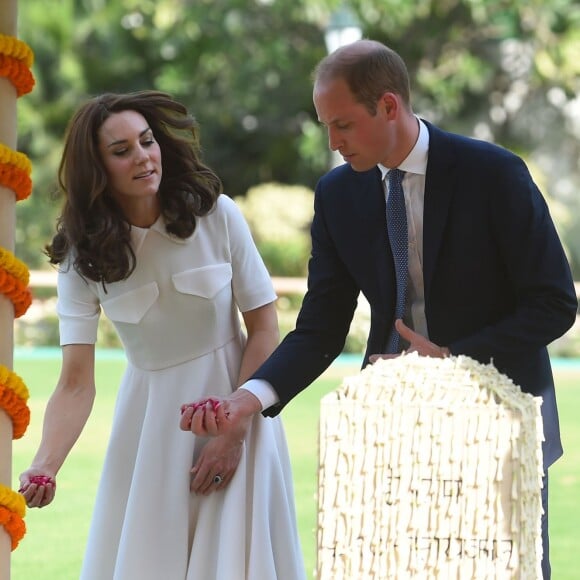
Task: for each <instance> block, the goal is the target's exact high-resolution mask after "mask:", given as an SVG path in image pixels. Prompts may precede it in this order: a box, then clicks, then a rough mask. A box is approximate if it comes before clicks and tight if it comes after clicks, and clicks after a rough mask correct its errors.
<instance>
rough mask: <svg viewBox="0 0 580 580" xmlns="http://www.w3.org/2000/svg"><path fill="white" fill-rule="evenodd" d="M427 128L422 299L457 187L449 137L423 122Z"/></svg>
mask: <svg viewBox="0 0 580 580" xmlns="http://www.w3.org/2000/svg"><path fill="white" fill-rule="evenodd" d="M426 125H427V128H428V129H429V157H428V161H427V173H426V176H425V206H424V211H423V283H424V285H425V299H427V297H428V296H429V292H430V289H431V282H432V279H433V272H434V271H435V266H436V263H437V257H438V255H439V250H440V248H441V241H442V238H443V232H444V230H445V224H446V222H447V217H448V213H449V205H450V203H451V198H452V196H453V192H454V191H455V189H456V179H457V178H456V171H455V168H454V166H455V161H454V157H453V144H452V142H451V140H450V139H449V136H448V135H447V134H446V133H444V132H442V131H441V130H439V129H437V128H436V127H433V125H431V124H429V123H426Z"/></svg>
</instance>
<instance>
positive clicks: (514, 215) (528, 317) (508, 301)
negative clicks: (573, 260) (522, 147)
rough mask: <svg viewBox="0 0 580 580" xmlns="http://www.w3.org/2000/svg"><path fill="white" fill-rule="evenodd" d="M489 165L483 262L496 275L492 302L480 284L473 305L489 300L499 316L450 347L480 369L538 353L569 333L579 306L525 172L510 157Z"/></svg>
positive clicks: (547, 220) (546, 216) (518, 161)
mask: <svg viewBox="0 0 580 580" xmlns="http://www.w3.org/2000/svg"><path fill="white" fill-rule="evenodd" d="M495 161H496V163H495V164H494V166H493V167H490V168H489V170H490V172H492V173H493V185H492V187H491V188H490V189H491V194H490V198H489V204H488V207H489V210H488V212H489V216H490V223H489V228H490V231H491V237H492V239H493V240H494V244H495V247H494V252H495V253H494V255H489V256H488V259H489V260H494V261H497V262H498V265H497V267H496V271H501V272H502V274H501V276H500V275H499V274H498V275H497V276H493V277H494V278H495V280H494V282H495V286H494V290H493V291H492V292H489V293H490V294H492V295H491V296H489V295H488V296H486V284H485V282H486V281H485V280H483V281H482V289H481V293H480V295H479V300H480V302H481V305H483V304H491V303H492V302H493V301H494V300H495V302H496V304H498V305H500V306H498V311H499V310H501V309H503V312H502V315H501V316H499V317H497V319H493V318H492V317H490V320H488V321H487V323H486V324H483V325H481V327H480V328H479V329H478V330H476V331H475V332H472V333H470V334H468V335H466V336H463V337H461V338H459V339H456V340H454V341H452V342H451V343H450V344H449V347H450V350H451V352H452V353H454V354H460V353H461V354H467V355H469V356H472V357H474V358H477V359H479V360H482V361H485V362H489V361H490V360H491V359H499V360H501V359H502V358H506V357H507V358H509V357H513V356H516V357H521V356H526V353H530V352H537V351H538V350H539V349H541V348H543V347H545V346H546V345H548V344H549V343H550V342H552V341H553V340H555V339H556V338H558V337H560V336H561V335H562V334H564V333H565V332H566V331H567V330H568V329H569V328H570V327H571V326H572V324H573V323H574V320H575V317H576V312H577V307H578V304H577V299H576V293H575V289H574V284H573V280H572V276H571V272H570V267H569V264H568V261H567V259H566V255H565V252H564V249H563V247H562V244H561V242H560V239H559V237H558V234H557V231H556V228H555V226H554V223H553V221H552V218H551V216H550V213H549V210H548V207H547V204H546V202H545V200H544V198H543V196H542V194H541V193H540V191H539V190H538V188H537V186H536V185H535V183H534V182H533V180H532V178H531V176H530V174H529V172H528V169H527V167H526V165H525V164H524V162H523V161H522V160H521V159H519V158H518V157H516V156H513V155H511V156H506V157H503V158H501V159H499V160H498V159H496V160H495ZM482 268H484V266H482ZM489 271H490V272H491V271H492V270H491V268H490V269H489ZM498 280H499V281H500V283H498ZM493 294H495V295H496V296H497V298H494V296H493ZM472 299H474V300H475V301H477V300H478V295H477V294H476V295H475V296H472ZM506 305H507V306H506ZM475 307H476V308H477V307H478V305H477V303H476V304H475ZM481 309H483V306H482V307H481V308H480V310H481Z"/></svg>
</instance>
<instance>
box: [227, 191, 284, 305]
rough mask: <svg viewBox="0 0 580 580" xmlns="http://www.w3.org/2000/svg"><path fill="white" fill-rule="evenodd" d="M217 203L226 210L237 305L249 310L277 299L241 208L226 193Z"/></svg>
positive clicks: (233, 284) (233, 285)
mask: <svg viewBox="0 0 580 580" xmlns="http://www.w3.org/2000/svg"><path fill="white" fill-rule="evenodd" d="M218 203H219V204H220V207H221V208H223V210H224V211H225V212H226V220H227V227H228V236H229V243H230V252H231V260H232V287H233V293H234V298H235V301H236V303H237V305H238V308H239V309H240V310H241V311H242V312H247V311H248V310H253V309H254V308H259V307H260V306H264V305H265V304H269V303H270V302H274V301H275V300H276V292H275V291H274V286H273V284H272V280H271V278H270V274H269V273H268V270H267V269H266V266H265V264H264V261H263V260H262V257H261V256H260V254H259V252H258V249H257V248H256V244H255V243H254V240H253V238H252V234H251V232H250V228H249V227H248V224H247V222H246V220H245V218H244V216H243V214H242V212H241V210H240V209H239V207H238V206H237V205H236V204H235V202H234V201H233V200H232V199H230V198H229V197H227V196H226V195H220V197H219V198H218Z"/></svg>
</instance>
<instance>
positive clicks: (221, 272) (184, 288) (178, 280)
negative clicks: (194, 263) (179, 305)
mask: <svg viewBox="0 0 580 580" xmlns="http://www.w3.org/2000/svg"><path fill="white" fill-rule="evenodd" d="M171 278H172V280H173V285H174V286H175V289H176V290H177V291H178V292H181V293H182V294H194V295H196V296H201V297H202V298H207V299H208V300H211V299H212V298H214V297H215V296H216V295H217V294H218V292H219V291H220V290H222V289H223V288H225V287H226V286H229V285H230V283H231V281H232V265H231V264H214V265H211V266H204V267H203V268H196V269H195V270H186V271H185V272H179V273H178V274H173V276H172V277H171Z"/></svg>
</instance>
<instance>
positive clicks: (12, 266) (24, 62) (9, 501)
mask: <svg viewBox="0 0 580 580" xmlns="http://www.w3.org/2000/svg"><path fill="white" fill-rule="evenodd" d="M33 61H34V54H33V52H32V50H31V49H30V47H29V46H28V45H27V44H26V43H25V42H22V41H20V40H18V39H17V38H15V37H14V36H7V35H5V34H0V77H5V78H7V79H8V80H9V81H10V82H11V83H12V85H13V86H14V88H15V89H16V96H17V97H20V96H22V95H24V94H27V93H29V92H30V91H31V90H32V89H33V87H34V82H35V81H34V76H33V75H32V72H31V70H30V69H31V67H32V63H33ZM31 172H32V167H31V163H30V160H29V159H28V157H26V155H23V154H22V153H18V152H17V151H12V150H11V149H9V148H8V147H6V146H5V145H3V144H2V143H0V186H3V187H6V188H8V189H12V191H14V194H15V196H16V200H17V201H20V200H22V199H26V198H27V197H28V196H29V195H30V193H31V192H32V181H31V179H30V174H31ZM28 282H29V272H28V268H27V267H26V265H25V264H24V263H23V262H20V260H18V259H17V258H16V257H15V256H14V255H13V254H12V253H11V252H9V251H8V250H4V249H2V248H0V292H1V293H3V294H4V295H6V296H7V297H8V298H9V299H10V300H11V301H12V303H13V305H14V316H15V317H16V318H18V317H19V316H22V314H24V313H25V312H26V310H28V307H29V306H30V304H31V302H32V295H31V293H30V291H29V290H28V288H27V286H28ZM28 396H29V393H28V389H27V388H26V385H25V384H24V382H23V381H22V379H21V378H20V377H19V376H18V375H17V374H16V373H14V372H13V371H11V370H10V369H9V368H7V367H5V366H4V365H1V364H0V410H2V411H5V412H6V413H7V415H8V416H9V417H10V419H11V421H12V438H13V439H19V438H20V437H22V435H24V433H25V432H26V429H27V428H28V424H29V423H30V409H29V408H28V405H27V401H28ZM25 507H26V502H25V500H24V498H23V497H22V496H21V495H20V494H19V493H16V492H13V491H12V490H10V489H9V488H8V487H6V486H4V485H1V484H0V525H1V526H3V527H4V529H5V530H6V533H7V534H8V535H9V536H10V539H11V543H12V550H14V549H15V548H16V547H17V546H18V543H19V542H20V540H21V539H22V538H23V537H24V534H25V533H26V525H25V523H24V514H25Z"/></svg>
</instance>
